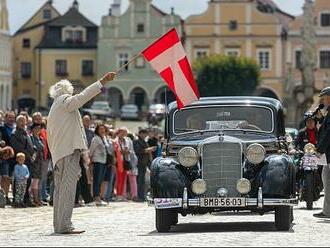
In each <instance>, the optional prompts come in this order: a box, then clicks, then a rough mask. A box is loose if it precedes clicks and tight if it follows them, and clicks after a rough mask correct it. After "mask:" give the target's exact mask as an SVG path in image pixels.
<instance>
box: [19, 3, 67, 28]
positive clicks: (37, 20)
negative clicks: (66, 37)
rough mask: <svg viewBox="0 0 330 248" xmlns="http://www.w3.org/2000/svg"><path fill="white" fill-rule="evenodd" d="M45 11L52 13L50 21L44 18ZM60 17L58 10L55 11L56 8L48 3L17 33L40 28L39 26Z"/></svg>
mask: <svg viewBox="0 0 330 248" xmlns="http://www.w3.org/2000/svg"><path fill="white" fill-rule="evenodd" d="M44 10H49V11H50V17H51V18H50V19H45V18H44ZM60 15H61V14H60V13H59V12H58V11H57V9H55V8H54V6H53V5H52V4H50V3H49V2H48V1H47V2H46V3H45V4H44V5H43V6H41V8H40V9H39V10H38V11H37V12H36V13H35V14H34V15H33V16H32V17H31V18H30V19H29V20H28V21H27V22H26V23H25V24H24V25H23V26H22V27H21V28H20V29H19V30H18V31H17V32H20V31H23V30H24V29H28V28H31V27H34V26H38V25H39V24H42V23H45V22H48V21H49V20H52V19H54V18H56V17H58V16H60Z"/></svg>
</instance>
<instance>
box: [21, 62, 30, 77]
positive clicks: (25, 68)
mask: <svg viewBox="0 0 330 248" xmlns="http://www.w3.org/2000/svg"><path fill="white" fill-rule="evenodd" d="M21 76H22V78H31V63H28V62H22V63H21Z"/></svg>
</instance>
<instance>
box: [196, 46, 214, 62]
mask: <svg viewBox="0 0 330 248" xmlns="http://www.w3.org/2000/svg"><path fill="white" fill-rule="evenodd" d="M209 53H210V52H209V49H208V48H198V49H195V59H202V58H205V57H207V56H209Z"/></svg>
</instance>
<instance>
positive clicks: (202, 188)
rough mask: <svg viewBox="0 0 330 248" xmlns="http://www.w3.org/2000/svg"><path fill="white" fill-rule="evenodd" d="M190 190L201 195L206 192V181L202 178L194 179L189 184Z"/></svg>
mask: <svg viewBox="0 0 330 248" xmlns="http://www.w3.org/2000/svg"><path fill="white" fill-rule="evenodd" d="M191 190H192V192H194V193H195V194H196V195H202V194H204V193H205V192H206V182H205V181H204V180H203V179H196V180H195V181H193V182H192V184H191Z"/></svg>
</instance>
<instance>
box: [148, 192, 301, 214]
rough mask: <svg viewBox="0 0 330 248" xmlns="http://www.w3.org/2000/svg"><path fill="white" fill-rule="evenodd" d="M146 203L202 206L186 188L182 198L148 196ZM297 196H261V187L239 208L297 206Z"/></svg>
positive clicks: (159, 205) (160, 205)
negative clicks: (287, 197)
mask: <svg viewBox="0 0 330 248" xmlns="http://www.w3.org/2000/svg"><path fill="white" fill-rule="evenodd" d="M147 201H148V205H149V206H154V207H155V208H156V209H170V208H182V209H188V208H189V207H202V206H201V198H193V199H188V197H187V193H186V189H185V192H184V194H183V198H154V199H152V198H148V199H147ZM297 205H298V198H291V199H280V198H263V197H262V189H261V188H260V189H259V192H258V198H246V199H245V206H241V207H240V208H253V207H256V208H259V209H262V208H263V207H272V206H273V207H276V206H297ZM215 208H217V209H221V208H223V209H225V208H226V207H215Z"/></svg>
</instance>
